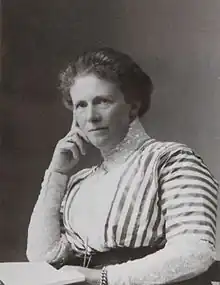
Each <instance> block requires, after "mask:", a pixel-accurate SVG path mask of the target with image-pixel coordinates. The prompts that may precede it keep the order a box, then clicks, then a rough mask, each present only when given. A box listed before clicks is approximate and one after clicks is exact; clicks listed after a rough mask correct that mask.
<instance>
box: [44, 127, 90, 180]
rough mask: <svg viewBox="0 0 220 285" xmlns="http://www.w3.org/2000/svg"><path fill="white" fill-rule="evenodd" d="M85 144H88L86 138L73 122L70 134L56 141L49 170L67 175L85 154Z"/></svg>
mask: <svg viewBox="0 0 220 285" xmlns="http://www.w3.org/2000/svg"><path fill="white" fill-rule="evenodd" d="M86 142H87V143H88V142H89V141H88V138H87V137H86V136H85V135H84V133H83V132H82V131H81V130H80V128H79V127H78V126H77V125H76V123H75V122H73V125H72V127H71V130H70V132H69V133H68V134H67V135H66V136H65V137H64V138H62V139H61V140H59V141H58V143H57V145H56V147H55V150H54V153H53V157H52V160H51V163H50V166H49V170H50V171H55V172H59V173H62V174H66V175H69V174H70V172H71V170H72V169H73V167H75V166H76V164H77V163H78V162H79V160H80V156H81V155H85V154H86Z"/></svg>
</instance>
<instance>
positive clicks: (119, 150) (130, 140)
mask: <svg viewBox="0 0 220 285" xmlns="http://www.w3.org/2000/svg"><path fill="white" fill-rule="evenodd" d="M149 138H150V137H149V136H148V135H147V133H146V132H145V130H144V128H143V126H142V124H141V122H140V120H139V119H138V118H136V119H135V120H134V121H132V122H131V124H130V126H129V129H128V132H127V134H126V136H125V137H124V139H123V140H122V141H121V142H120V143H119V144H118V145H117V146H116V147H114V148H113V149H112V150H110V151H109V153H108V154H107V155H105V157H103V162H102V166H103V168H104V169H105V170H106V171H108V170H110V169H111V168H113V167H114V166H115V165H119V164H122V163H123V162H125V161H126V160H127V158H128V157H129V156H130V155H131V154H132V153H133V152H134V151H135V150H136V149H137V148H138V147H139V146H140V145H141V144H142V143H143V142H144V141H146V140H148V139H149Z"/></svg>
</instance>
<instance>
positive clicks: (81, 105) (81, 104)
mask: <svg viewBox="0 0 220 285" xmlns="http://www.w3.org/2000/svg"><path fill="white" fill-rule="evenodd" d="M86 106H87V104H86V102H83V101H82V102H79V103H77V104H76V109H77V108H85V107H86Z"/></svg>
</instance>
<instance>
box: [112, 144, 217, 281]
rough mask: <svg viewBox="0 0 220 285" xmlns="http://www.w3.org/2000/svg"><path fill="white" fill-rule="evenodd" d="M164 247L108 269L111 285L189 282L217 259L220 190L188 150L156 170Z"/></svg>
mask: <svg viewBox="0 0 220 285" xmlns="http://www.w3.org/2000/svg"><path fill="white" fill-rule="evenodd" d="M159 184H160V186H161V210H162V214H163V216H164V218H165V232H166V239H167V243H166V245H165V247H164V249H162V250H160V251H158V252H156V253H154V254H152V255H149V256H146V257H144V258H142V259H137V260H134V261H129V262H126V263H124V264H120V265H112V266H108V267H107V270H108V282H109V284H110V285H116V284H117V285H122V284H138V285H139V284H148V285H149V284H164V283H171V282H177V281H182V280H187V279H191V278H193V277H195V276H197V275H199V274H201V273H203V272H205V271H206V270H207V269H208V268H209V267H210V265H211V264H212V263H213V262H214V259H215V246H214V244H215V228H216V211H217V190H218V185H217V183H216V181H215V179H214V178H213V177H212V175H211V174H210V172H209V171H208V169H207V167H206V166H205V165H204V164H203V162H202V160H201V159H200V158H199V157H198V156H196V155H195V154H194V153H193V152H192V151H191V150H189V149H181V150H177V151H173V152H171V153H169V155H168V156H167V157H166V160H165V161H164V162H163V165H161V167H160V173H159Z"/></svg>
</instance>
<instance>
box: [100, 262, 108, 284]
mask: <svg viewBox="0 0 220 285" xmlns="http://www.w3.org/2000/svg"><path fill="white" fill-rule="evenodd" d="M99 285H108V277H107V269H106V267H105V266H104V267H103V268H102V271H101V276H100V282H99Z"/></svg>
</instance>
